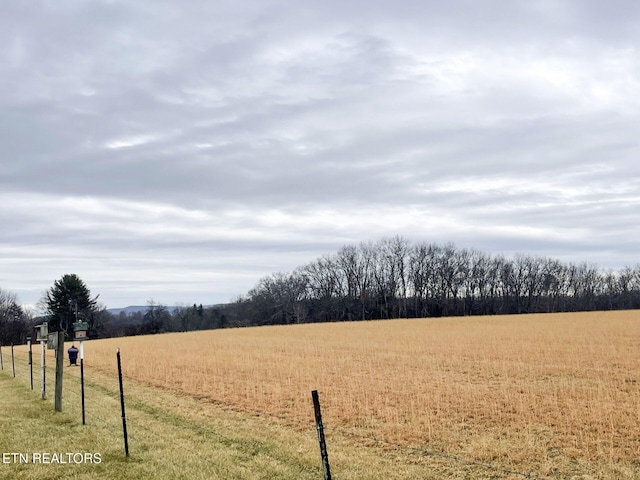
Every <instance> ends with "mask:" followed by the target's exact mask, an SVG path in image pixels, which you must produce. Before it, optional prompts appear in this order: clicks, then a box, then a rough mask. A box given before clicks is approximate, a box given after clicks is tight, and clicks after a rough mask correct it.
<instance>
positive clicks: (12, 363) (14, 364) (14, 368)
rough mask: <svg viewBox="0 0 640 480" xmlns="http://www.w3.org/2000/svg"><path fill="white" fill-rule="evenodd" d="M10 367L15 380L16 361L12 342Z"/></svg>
mask: <svg viewBox="0 0 640 480" xmlns="http://www.w3.org/2000/svg"><path fill="white" fill-rule="evenodd" d="M11 366H12V367H13V378H16V360H15V357H14V356H13V342H11Z"/></svg>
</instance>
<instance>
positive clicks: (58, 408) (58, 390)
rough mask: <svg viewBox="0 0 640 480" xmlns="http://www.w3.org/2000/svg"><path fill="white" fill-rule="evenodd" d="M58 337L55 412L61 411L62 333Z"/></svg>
mask: <svg viewBox="0 0 640 480" xmlns="http://www.w3.org/2000/svg"><path fill="white" fill-rule="evenodd" d="M56 335H57V336H58V345H57V348H56V398H55V409H56V412H61V411H62V378H63V369H64V332H62V331H60V332H58V333H57V334H56Z"/></svg>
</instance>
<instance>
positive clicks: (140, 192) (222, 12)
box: [0, 0, 640, 306]
mask: <svg viewBox="0 0 640 480" xmlns="http://www.w3.org/2000/svg"><path fill="white" fill-rule="evenodd" d="M639 8H640V7H638V6H637V5H636V4H635V3H634V2H630V1H618V2H614V3H611V2H609V3H607V4H606V5H604V4H603V3H601V2H591V1H590V2H583V1H581V2H578V1H573V2H562V3H558V2H534V3H532V2H513V1H509V2H507V1H491V2H483V3H482V5H479V4H478V3H477V2H471V1H468V0H457V1H453V2H412V1H401V2H395V3H394V4H393V5H391V4H389V3H388V2H381V1H373V2H371V1H370V2H346V3H345V2H341V3H338V2H333V1H326V2H311V3H309V2H307V3H302V4H299V3H292V2H283V1H268V2H261V3H260V5H256V4H255V2H251V3H250V2H197V1H192V2H180V3H178V2H174V1H164V2H153V3H150V2H147V3H145V2H136V3H135V4H130V3H126V2H118V1H104V2H92V3H85V2H75V1H71V0H69V1H63V2H57V3H56V4H55V5H54V4H52V3H50V2H45V1H42V2H28V3H24V2H11V3H9V4H7V5H5V6H3V16H2V18H0V65H2V67H0V68H1V69H2V75H0V87H1V88H0V105H1V107H2V112H3V114H2V116H0V145H1V146H2V153H3V159H2V162H1V163H0V200H1V201H2V203H1V205H2V207H1V208H0V221H1V222H2V225H3V228H2V231H1V232H0V286H2V287H3V288H7V289H11V290H14V291H16V292H17V293H18V294H19V295H20V297H21V299H22V301H24V302H25V303H35V301H37V298H38V296H39V295H40V293H41V292H42V291H43V290H45V289H46V288H48V287H49V286H50V285H51V283H52V282H53V281H54V280H55V279H56V278H59V276H60V275H62V274H64V273H71V272H73V273H78V274H79V275H81V276H82V277H83V278H85V277H86V278H85V280H86V281H87V283H88V284H89V285H90V287H91V288H92V289H93V290H95V291H96V293H101V299H103V301H104V302H105V303H107V304H108V305H110V306H122V305H124V304H126V303H143V302H145V301H146V300H148V299H149V298H154V299H156V300H158V301H162V302H166V303H173V302H175V301H184V302H186V303H190V302H194V301H195V302H203V303H213V302H218V301H227V300H229V298H231V297H232V296H233V295H235V294H239V293H243V292H245V291H246V290H247V289H249V288H250V287H251V286H253V284H254V283H255V282H256V281H257V279H258V278H259V277H260V276H262V275H264V274H268V273H271V272H272V271H278V270H283V271H286V270H290V269H292V268H294V267H295V266H297V265H299V264H302V263H306V262H307V261H310V260H313V259H314V258H316V257H317V256H319V255H321V254H324V253H331V252H332V251H335V250H336V249H337V248H339V247H340V246H342V245H343V244H345V243H349V242H359V241H361V240H371V239H377V238H379V237H381V236H384V235H395V234H400V235H404V236H407V237H409V238H411V239H413V240H427V241H442V242H446V241H453V242H455V243H456V244H458V245H460V246H465V247H473V248H479V249H482V250H485V251H488V252H491V253H505V254H511V253H515V252H525V253H532V254H540V255H547V256H552V257H558V258H562V259H564V260H568V261H583V260H584V261H596V262H598V263H599V264H600V265H602V266H603V267H604V268H618V267H620V266H622V265H624V264H635V263H636V262H637V260H636V259H637V256H638V249H637V247H636V245H635V244H634V242H633V240H632V239H633V238H637V236H638V233H640V232H639V231H638V227H636V225H635V223H636V222H635V216H637V212H638V205H639V201H640V200H639V198H638V194H637V192H638V191H640V190H639V188H638V187H639V185H638V180H637V175H636V173H637V166H636V165H637V161H636V157H637V155H638V150H639V148H638V141H637V133H636V132H637V131H638V128H637V127H638V124H639V122H640V118H639V116H638V113H637V112H638V107H639V106H640V105H639V103H640V100H638V99H639V98H640V57H638V54H637V49H636V45H637V44H638V41H639V40H640V38H638V37H639V34H638V32H639V31H640V29H638V28H637V27H638V20H639V19H640V15H639V13H640V12H639V11H638V9H639Z"/></svg>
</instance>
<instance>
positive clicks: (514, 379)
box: [85, 311, 640, 478]
mask: <svg viewBox="0 0 640 480" xmlns="http://www.w3.org/2000/svg"><path fill="white" fill-rule="evenodd" d="M117 347H118V348H120V349H121V354H122V362H123V371H124V375H125V378H128V379H134V380H137V381H140V382H143V383H145V384H148V385H153V386H156V387H162V388H163V389H167V390H169V391H172V392H174V393H179V394H181V395H187V396H192V397H196V398H198V399H199V400H200V401H201V402H203V403H207V404H211V405H213V406H216V407H220V408H223V409H228V410H233V411H237V412H241V413H247V414H251V415H255V416H262V417H266V418H268V419H273V421H276V422H280V423H284V424H286V425H288V426H293V427H296V428H297V427H300V428H308V427H309V426H310V425H312V423H313V409H312V406H311V395H310V392H311V390H314V389H317V390H319V392H320V400H321V402H322V409H323V417H324V421H325V428H326V432H327V434H328V436H329V437H330V436H331V435H332V434H335V435H341V436H347V437H349V438H352V439H353V441H354V442H356V443H358V444H360V445H362V446H363V447H367V446H371V447H376V448H385V449H403V448H413V447H415V448H417V449H420V450H424V451H425V452H430V453H433V452H441V453H443V454H446V455H455V456H456V457H459V458H461V459H463V461H469V462H482V463H490V464H495V465H499V466H500V467H501V468H509V469H513V470H514V471H517V472H533V473H534V474H536V475H555V474H558V473H559V472H567V471H576V472H592V473H593V474H594V475H596V476H597V477H598V478H604V477H606V476H608V475H611V476H619V478H624V477H626V478H633V475H635V473H636V472H637V467H638V465H637V459H638V458H640V368H639V367H640V348H639V347H640V312H639V311H619V312H590V313H571V314H549V315H520V316H494V317H462V318H439V319H419V320H391V321H375V322H353V323H352V322H343V323H329V324H311V325H293V326H273V327H257V328H245V329H228V330H212V331H201V332H188V333H174V334H164V335H156V336H144V337H128V338H116V339H106V340H92V341H89V342H86V343H85V365H86V366H87V368H88V369H98V370H101V371H103V372H105V373H107V372H113V371H114V367H115V350H116V348H117ZM329 448H330V445H329ZM616 472H617V473H616ZM625 472H626V473H625ZM629 472H631V473H629ZM561 476H562V475H561ZM579 478H583V477H579ZM584 478H587V477H584Z"/></svg>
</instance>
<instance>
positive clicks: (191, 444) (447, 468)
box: [0, 358, 522, 480]
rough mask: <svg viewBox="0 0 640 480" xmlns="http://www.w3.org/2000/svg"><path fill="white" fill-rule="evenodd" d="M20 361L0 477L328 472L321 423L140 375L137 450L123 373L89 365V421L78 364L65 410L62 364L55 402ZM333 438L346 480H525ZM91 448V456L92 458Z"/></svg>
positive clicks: (1, 434) (334, 456)
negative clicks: (219, 400) (259, 413)
mask: <svg viewBox="0 0 640 480" xmlns="http://www.w3.org/2000/svg"><path fill="white" fill-rule="evenodd" d="M16 369H17V371H18V374H17V377H16V378H13V376H12V372H11V368H7V365H6V364H5V369H4V370H3V371H0V411H2V416H1V417H0V455H2V457H0V479H29V480H32V479H38V480H40V479H42V480H44V479H67V478H69V479H85V478H86V479H118V480H120V479H123V478H136V479H157V478H163V479H185V480H186V479H189V480H191V479H225V480H226V479H238V480H240V479H247V480H251V479H283V480H287V479H291V480H294V479H296V480H299V479H303V480H304V479H321V478H322V471H321V466H320V458H319V451H318V445H317V440H316V432H315V429H311V430H306V431H301V430H299V429H295V428H292V427H289V426H286V425H282V424H278V423H277V422H274V421H273V420H266V419H264V418H261V417H256V416H248V415H246V414H242V413H237V412H232V411H228V410H221V409H220V408H219V407H217V406H215V405H213V404H211V403H208V402H206V401H202V400H198V399H195V398H192V397H189V396H179V395H176V394H175V393H170V392H166V391H164V390H162V389H155V388H153V387H149V386H145V385H141V384H137V383H133V382H131V381H128V382H127V383H125V395H126V409H127V411H126V413H127V419H128V430H129V448H130V456H129V458H127V457H126V456H125V454H124V443H123V438H122V423H121V418H120V410H119V409H120V405H119V392H118V387H117V380H116V379H113V378H110V377H107V376H105V375H104V374H101V373H99V372H94V371H91V370H90V369H88V370H87V371H86V372H85V376H86V377H89V376H90V377H91V378H92V380H91V381H89V380H87V382H86V407H87V408H86V418H87V421H86V425H82V422H81V414H80V407H79V397H78V396H77V395H76V394H75V393H76V392H75V391H73V388H75V387H76V386H77V385H76V383H77V380H78V379H77V376H78V369H74V368H70V367H66V372H65V380H64V381H65V392H66V393H65V397H64V399H63V412H59V413H55V412H54V408H53V400H52V398H51V397H52V396H53V389H54V384H53V378H52V377H53V369H51V370H50V371H48V376H49V378H48V379H47V391H48V392H50V393H49V395H48V396H49V398H48V399H47V400H42V399H41V398H40V392H39V391H38V387H39V385H38V380H37V379H36V382H35V383H36V388H35V390H34V391H31V390H30V387H29V379H28V373H27V371H28V365H27V363H26V360H22V359H20V358H18V359H16ZM327 439H328V444H329V445H328V448H329V457H330V461H331V468H332V474H333V477H334V478H335V479H339V480H340V479H343V480H346V479H353V480H356V479H359V480H367V479H370V480H374V479H379V478H388V479H407V480H408V479H427V480H428V479H442V478H453V479H462V478H479V479H483V478H486V479H489V478H522V476H520V475H516V476H513V475H512V474H510V473H509V472H505V471H500V470H497V471H496V470H495V469H493V468H491V467H488V466H483V465H474V464H465V463H464V462H462V463H461V462H459V461H458V460H456V459H453V458H446V457H437V456H436V457H430V456H425V455H424V453H423V452H418V451H414V450H406V451H403V450H402V449H390V448H388V446H387V447H386V448H384V447H378V446H375V445H373V446H372V445H371V444H367V445H364V444H362V442H361V441H355V442H354V440H353V439H352V438H351V439H350V438H344V437H340V436H339V435H329V436H328V437H327ZM34 453H35V454H37V455H38V454H39V457H38V456H35V457H34ZM13 454H16V455H15V456H14V455H13ZM17 454H22V457H20V456H18V455H17ZM79 454H83V456H82V457H81V456H79ZM86 455H89V458H91V459H90V460H87V461H84V459H85V457H86ZM74 456H75V459H74ZM25 458H26V459H27V462H28V463H27V462H25V461H24V460H25ZM56 458H57V459H58V460H59V461H60V462H66V463H58V462H57V461H56ZM80 458H82V459H83V460H82V461H78V460H79V459H80Z"/></svg>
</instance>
